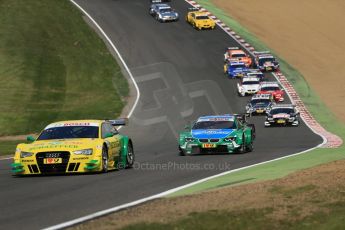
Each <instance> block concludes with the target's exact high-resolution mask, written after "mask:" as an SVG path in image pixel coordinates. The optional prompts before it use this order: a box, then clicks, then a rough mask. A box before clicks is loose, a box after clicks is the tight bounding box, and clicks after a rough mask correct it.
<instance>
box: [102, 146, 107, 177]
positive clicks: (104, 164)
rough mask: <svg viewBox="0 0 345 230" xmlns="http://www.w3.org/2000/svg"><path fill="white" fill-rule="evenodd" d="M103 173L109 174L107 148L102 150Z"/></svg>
mask: <svg viewBox="0 0 345 230" xmlns="http://www.w3.org/2000/svg"><path fill="white" fill-rule="evenodd" d="M102 172H103V173H106V172H108V150H107V148H106V147H105V146H103V149H102Z"/></svg>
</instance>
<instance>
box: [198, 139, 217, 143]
mask: <svg viewBox="0 0 345 230" xmlns="http://www.w3.org/2000/svg"><path fill="white" fill-rule="evenodd" d="M199 141H200V142H201V143H207V142H213V143H215V142H218V141H219V139H199Z"/></svg>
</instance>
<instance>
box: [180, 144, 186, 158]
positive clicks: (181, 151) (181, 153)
mask: <svg viewBox="0 0 345 230" xmlns="http://www.w3.org/2000/svg"><path fill="white" fill-rule="evenodd" d="M178 151H179V155H180V156H186V153H185V152H184V151H183V150H182V149H181V147H180V146H179V147H178Z"/></svg>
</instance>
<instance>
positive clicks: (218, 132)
mask: <svg viewBox="0 0 345 230" xmlns="http://www.w3.org/2000/svg"><path fill="white" fill-rule="evenodd" d="M233 131H234V130H233V129H212V130H205V129H201V130H192V136H193V138H205V139H207V138H225V137H227V136H228V135H229V134H230V133H232V132H233Z"/></svg>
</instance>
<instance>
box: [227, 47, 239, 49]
mask: <svg viewBox="0 0 345 230" xmlns="http://www.w3.org/2000/svg"><path fill="white" fill-rule="evenodd" d="M239 49H240V48H239V47H228V49H227V50H239Z"/></svg>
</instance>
